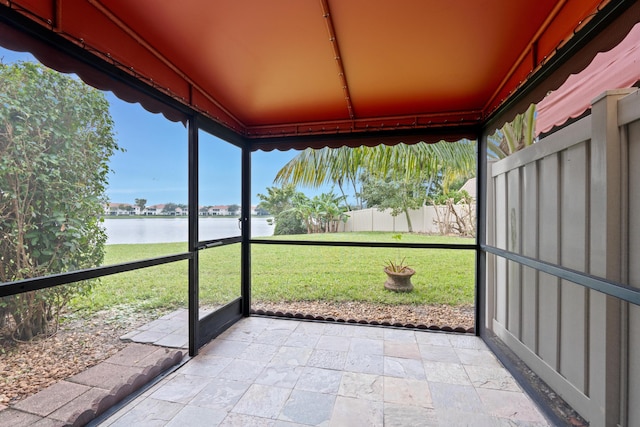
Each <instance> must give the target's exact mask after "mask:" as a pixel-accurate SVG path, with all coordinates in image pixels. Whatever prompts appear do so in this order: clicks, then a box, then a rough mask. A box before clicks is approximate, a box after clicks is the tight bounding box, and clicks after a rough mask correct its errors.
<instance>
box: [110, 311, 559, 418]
mask: <svg viewBox="0 0 640 427" xmlns="http://www.w3.org/2000/svg"><path fill="white" fill-rule="evenodd" d="M167 329H169V328H167ZM131 351H133V350H131ZM120 357H121V358H124V357H125V355H121V356H120ZM172 375H173V376H171V377H167V379H165V380H163V381H162V382H161V383H159V384H157V385H156V386H154V388H152V389H151V390H150V391H149V392H147V393H145V395H143V396H141V397H140V398H138V399H136V400H135V401H134V402H132V403H131V404H130V405H127V406H126V407H125V408H123V409H122V410H120V411H119V412H118V413H116V414H114V415H112V416H111V417H110V418H109V419H107V420H105V421H104V422H103V424H102V425H103V426H125V425H127V426H128V425H145V426H147V425H152V426H153V425H158V426H165V425H169V426H176V425H183V426H187V425H189V426H191V425H194V426H197V425H207V426H225V427H229V426H243V427H244V426H257V427H261V426H265V427H296V426H298V427H300V426H309V425H322V426H340V427H343V426H367V427H369V426H383V425H384V426H411V427H413V426H417V425H420V426H457V425H460V426H464V425H473V426H511V425H513V426H515V425H523V426H524V425H527V426H529V425H531V426H536V427H544V426H548V423H547V422H546V420H545V419H544V417H543V416H542V415H541V413H540V412H539V410H538V408H537V407H536V405H535V404H534V403H533V402H532V401H531V400H530V399H529V398H528V396H527V395H526V394H525V393H524V392H523V391H522V390H521V389H520V387H519V386H518V384H517V383H516V382H515V381H514V379H513V378H512V376H511V375H510V374H509V372H508V371H507V370H506V369H504V368H503V367H502V365H501V364H500V363H499V362H498V360H497V359H496V358H495V356H494V355H493V354H492V353H491V352H490V351H489V350H488V349H487V347H486V346H485V345H484V343H483V342H482V341H481V340H480V339H479V338H477V337H473V336H461V335H455V334H445V333H434V332H430V331H413V330H397V329H389V328H382V327H378V328H376V327H371V326H364V325H350V324H324V323H312V322H304V321H297V320H285V319H271V318H266V317H258V316H255V317H250V318H247V319H243V320H241V321H240V322H238V323H237V324H236V325H234V326H232V327H231V328H230V329H229V330H227V331H226V332H225V333H223V334H222V335H220V336H219V337H218V338H217V339H215V340H214V341H212V342H211V343H209V344H208V345H206V346H205V347H204V348H203V349H201V350H200V353H199V355H198V356H197V357H195V358H194V359H192V360H190V361H189V362H188V363H186V364H185V365H184V366H182V367H181V368H180V369H179V370H178V371H176V372H175V373H174V374H172Z"/></svg>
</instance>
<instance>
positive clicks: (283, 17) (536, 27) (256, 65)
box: [0, 0, 609, 138]
mask: <svg viewBox="0 0 640 427" xmlns="http://www.w3.org/2000/svg"><path fill="white" fill-rule="evenodd" d="M608 2H609V0H604V1H602V0H560V1H556V0H537V1H535V2H533V1H513V0H457V1H455V2H453V1H443V0H394V1H390V0H269V1H264V0H235V1H231V0H180V1H174V0H135V1H131V0H12V1H9V0H0V4H4V5H6V6H9V7H11V8H12V9H15V10H18V11H20V12H21V13H23V14H24V16H26V17H28V18H29V19H32V20H34V21H36V22H39V23H41V24H42V25H43V26H45V27H47V28H50V29H51V30H52V31H53V32H55V33H57V34H59V35H62V36H63V37H64V38H66V39H68V40H70V41H72V42H74V43H76V44H78V45H79V46H82V47H83V48H85V49H88V50H89V51H90V52H92V53H95V54H96V55H97V56H99V57H102V58H104V59H107V60H108V61H111V62H113V63H115V64H116V65H117V66H118V67H120V68H121V69H123V70H125V71H127V72H128V73H131V74H134V75H135V76H136V77H137V78H140V79H142V80H143V81H146V82H148V83H149V84H151V85H153V86H155V87H157V88H159V89H160V90H162V91H163V92H164V93H166V94H169V95H170V96H172V97H174V98H176V99H178V100H180V102H182V103H184V104H186V105H188V106H190V107H193V108H195V109H196V110H198V111H200V112H202V113H204V114H206V115H208V116H210V117H212V118H213V119H214V120H216V121H218V122H219V123H221V124H223V125H224V126H226V127H228V128H230V129H232V130H233V131H235V132H237V133H238V134H240V135H242V136H244V137H250V138H259V137H268V136H273V135H278V136H287V135H299V134H301V133H308V134H314V133H320V134H323V133H330V132H365V131H368V130H372V129H389V128H395V129H415V128H428V127H438V126H448V125H450V124H452V123H455V124H471V125H473V124H479V123H482V121H483V120H485V119H486V117H487V116H488V115H489V114H490V113H491V112H492V111H494V110H495V109H496V108H497V107H498V106H500V105H501V103H502V102H503V101H504V100H505V99H507V98H508V97H509V96H510V94H512V93H513V92H514V91H515V90H516V89H517V88H518V87H519V86H520V85H521V84H522V82H524V81H525V80H526V79H527V78H528V77H530V76H531V75H532V74H533V73H534V72H536V71H537V70H538V69H539V68H540V67H541V66H542V65H543V64H544V62H545V60H546V59H548V58H549V57H550V56H552V55H554V53H555V52H556V49H557V48H558V47H560V46H562V45H563V44H564V43H565V42H567V40H569V39H570V38H571V37H572V36H573V34H574V32H575V31H576V30H578V29H579V28H580V27H581V26H582V25H585V23H587V22H588V21H589V19H590V17H592V16H593V15H594V14H595V13H596V12H597V11H598V10H599V9H600V8H602V7H603V6H604V5H605V4H607V3H608ZM0 43H1V41H0Z"/></svg>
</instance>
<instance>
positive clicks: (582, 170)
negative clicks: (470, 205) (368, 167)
mask: <svg viewBox="0 0 640 427" xmlns="http://www.w3.org/2000/svg"><path fill="white" fill-rule="evenodd" d="M487 185H488V187H489V191H488V194H489V197H488V204H489V212H493V215H489V216H488V218H489V221H491V222H490V224H488V227H487V230H488V236H487V243H488V244H489V245H494V246H496V247H498V248H501V249H504V250H508V251H511V252H515V253H518V254H522V255H525V256H528V257H531V258H535V259H538V260H541V261H545V262H549V263H552V264H559V265H562V266H564V267H567V268H570V269H573V270H577V271H580V272H585V273H588V274H592V275H595V276H599V277H603V278H607V279H610V280H614V281H618V282H622V283H628V284H630V285H632V286H636V287H640V92H638V91H635V92H634V91H633V90H620V91H611V92H607V93H606V94H605V95H603V96H601V97H599V98H598V99H597V100H596V101H594V104H593V108H592V114H591V115H590V116H588V117H586V118H583V119H581V120H580V121H577V122H576V123H573V124H572V125H570V126H568V127H566V128H564V129H562V130H560V131H558V132H556V133H554V134H552V135H550V136H548V137H547V138H545V139H544V140H542V141H540V142H539V143H537V144H535V145H534V146H532V147H530V148H528V149H526V150H523V151H521V152H519V153H516V154H515V155H512V156H510V157H508V158H506V159H504V160H501V161H499V162H496V163H494V164H492V165H490V169H489V182H488V184H487ZM488 259H489V262H490V266H489V268H488V277H487V287H488V289H487V296H488V298H490V299H491V300H490V301H487V317H486V319H487V324H486V326H487V327H488V328H489V329H490V330H492V331H493V332H494V333H495V334H496V335H497V336H498V337H499V338H500V339H501V340H502V341H504V342H505V343H506V344H507V345H508V346H509V347H510V348H511V349H512V350H514V351H515V352H516V353H517V354H518V355H519V356H520V357H521V358H522V359H523V360H524V361H525V362H526V363H527V364H528V365H529V366H530V367H531V368H532V369H533V370H534V371H535V372H536V373H537V374H538V375H539V376H540V377H541V378H542V379H544V380H545V381H546V382H547V383H548V384H549V385H550V386H551V387H552V388H554V389H555V391H556V392H557V393H558V394H559V395H561V396H562V397H563V398H564V399H565V400H566V401H567V402H568V403H569V404H571V405H572V406H573V407H574V408H575V409H576V410H577V411H578V412H579V413H580V414H581V415H582V416H583V417H585V418H586V419H587V420H589V421H590V422H591V425H601V426H616V425H621V426H640V405H637V402H640V363H639V362H638V361H640V307H637V306H630V307H629V306H628V305H627V304H626V303H621V302H620V301H619V300H618V299H616V298H614V297H609V296H606V295H604V294H602V293H600V292H597V291H592V290H589V289H587V288H583V287H582V286H579V285H577V284H574V283H571V282H568V281H565V280H560V279H558V278H556V277H555V276H551V275H548V274H545V273H542V272H539V271H536V270H534V269H532V268H529V267H524V266H521V265H520V264H518V263H516V262H512V261H507V260H505V259H503V258H501V257H496V256H489V257H488ZM633 402H635V403H633Z"/></svg>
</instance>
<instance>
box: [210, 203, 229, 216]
mask: <svg viewBox="0 0 640 427" xmlns="http://www.w3.org/2000/svg"><path fill="white" fill-rule="evenodd" d="M208 212H209V215H212V216H222V215H229V206H225V205H217V206H209V209H208Z"/></svg>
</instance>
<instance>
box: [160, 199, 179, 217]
mask: <svg viewBox="0 0 640 427" xmlns="http://www.w3.org/2000/svg"><path fill="white" fill-rule="evenodd" d="M176 208H178V205H176V204H175V203H172V202H169V203H165V204H164V208H162V213H164V214H169V215H173V214H175V213H176Z"/></svg>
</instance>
